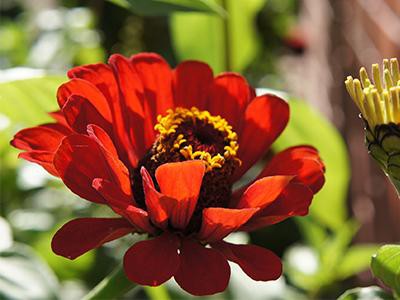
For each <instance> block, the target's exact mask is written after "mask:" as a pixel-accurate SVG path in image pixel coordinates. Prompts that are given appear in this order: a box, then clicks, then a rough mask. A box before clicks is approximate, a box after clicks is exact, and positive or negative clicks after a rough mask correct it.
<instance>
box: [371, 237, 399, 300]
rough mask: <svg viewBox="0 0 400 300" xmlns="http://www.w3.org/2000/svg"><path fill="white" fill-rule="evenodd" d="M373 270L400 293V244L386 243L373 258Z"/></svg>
mask: <svg viewBox="0 0 400 300" xmlns="http://www.w3.org/2000/svg"><path fill="white" fill-rule="evenodd" d="M371 268H372V272H373V273H374V275H375V276H376V277H378V278H379V279H380V280H382V281H383V283H385V284H386V285H387V286H389V287H391V288H392V289H394V291H395V292H396V293H397V294H398V295H400V245H384V246H382V247H381V248H379V250H378V252H377V253H376V254H375V255H374V256H373V257H372V260H371Z"/></svg>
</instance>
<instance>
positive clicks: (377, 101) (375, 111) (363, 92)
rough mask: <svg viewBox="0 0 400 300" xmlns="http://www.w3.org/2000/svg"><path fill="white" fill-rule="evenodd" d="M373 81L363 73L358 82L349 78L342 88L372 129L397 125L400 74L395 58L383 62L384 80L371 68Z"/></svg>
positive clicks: (378, 71) (378, 70)
mask: <svg viewBox="0 0 400 300" xmlns="http://www.w3.org/2000/svg"><path fill="white" fill-rule="evenodd" d="M372 76H373V81H371V80H370V79H369V78H368V74H367V71H366V69H365V68H364V67H363V68H361V70H360V79H353V77H351V76H348V77H347V79H346V81H345V84H346V88H347V91H348V93H349V94H350V96H351V98H352V99H353V100H354V102H355V103H356V104H357V106H358V108H359V109H360V111H361V114H362V116H363V118H364V119H365V120H366V121H367V122H368V125H369V126H370V128H371V129H374V128H375V126H377V125H381V124H389V123H395V124H399V123H400V103H399V101H400V72H399V63H398V61H397V59H396V58H392V59H390V61H389V60H388V59H384V60H383V77H382V76H381V72H380V69H379V65H378V64H373V65H372Z"/></svg>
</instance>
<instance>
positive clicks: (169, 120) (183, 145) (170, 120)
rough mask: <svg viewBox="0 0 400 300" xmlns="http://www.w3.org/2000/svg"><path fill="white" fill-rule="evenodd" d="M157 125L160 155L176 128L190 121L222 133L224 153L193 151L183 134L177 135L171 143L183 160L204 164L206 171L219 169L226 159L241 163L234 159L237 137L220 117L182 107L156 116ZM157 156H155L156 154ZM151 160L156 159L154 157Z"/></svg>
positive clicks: (194, 108)
mask: <svg viewBox="0 0 400 300" xmlns="http://www.w3.org/2000/svg"><path fill="white" fill-rule="evenodd" d="M157 121H158V124H157V125H155V126H154V129H155V130H156V131H158V132H159V135H158V139H159V143H158V145H157V148H156V150H157V152H158V153H162V152H165V151H167V149H166V145H165V143H164V142H165V141H166V140H167V139H169V138H170V137H171V135H173V134H175V133H176V131H177V128H178V127H179V126H180V125H181V124H182V123H183V122H185V121H191V122H192V123H193V125H196V123H197V122H199V121H201V122H203V123H204V124H209V125H212V127H213V128H214V129H215V130H216V131H219V132H221V133H222V135H223V136H224V142H225V143H226V146H224V153H223V154H220V153H217V154H215V155H211V154H210V153H209V152H206V151H194V150H193V147H192V145H190V144H189V143H188V140H187V139H186V138H185V135H184V134H178V136H177V137H176V138H175V140H174V141H173V143H172V145H173V149H174V150H175V151H177V152H179V153H180V154H181V155H182V156H183V157H184V158H185V159H187V160H193V159H199V160H203V161H205V162H206V165H207V171H210V170H212V169H213V168H221V167H222V166H223V164H224V163H225V160H226V159H229V158H232V159H235V160H236V161H238V162H239V163H241V161H240V160H239V159H238V158H237V157H236V156H237V152H238V150H239V144H238V136H237V134H236V132H234V131H233V129H232V126H230V125H229V123H228V122H227V121H226V120H225V119H224V118H222V117H221V116H219V115H217V116H213V115H211V114H210V113H209V112H208V111H200V110H199V109H197V108H196V107H192V108H191V109H186V108H182V107H177V108H175V109H174V110H173V109H169V110H167V114H166V115H165V116H162V115H159V116H157ZM156 155H157V154H156ZM152 159H156V157H155V156H153V157H152Z"/></svg>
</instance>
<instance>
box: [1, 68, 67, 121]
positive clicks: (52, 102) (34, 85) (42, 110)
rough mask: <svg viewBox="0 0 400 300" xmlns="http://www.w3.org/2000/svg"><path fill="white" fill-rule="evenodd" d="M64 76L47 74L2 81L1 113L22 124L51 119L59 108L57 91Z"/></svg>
mask: <svg viewBox="0 0 400 300" xmlns="http://www.w3.org/2000/svg"><path fill="white" fill-rule="evenodd" d="M64 81H66V77H64V76H55V75H52V76H45V77H38V78H31V79H23V80H15V81H8V82H2V83H0V114H4V115H5V116H7V117H8V118H9V119H10V120H11V121H12V122H13V123H19V124H20V125H21V126H22V125H23V126H26V125H36V124H38V123H40V122H45V121H48V120H50V117H49V116H48V115H47V112H50V111H53V110H55V109H57V100H56V92H57V88H58V87H59V86H60V84H61V83H62V82H64Z"/></svg>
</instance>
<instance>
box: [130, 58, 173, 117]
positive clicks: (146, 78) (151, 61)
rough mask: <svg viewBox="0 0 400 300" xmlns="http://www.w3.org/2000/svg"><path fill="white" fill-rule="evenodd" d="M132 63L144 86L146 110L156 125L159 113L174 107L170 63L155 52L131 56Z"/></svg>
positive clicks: (162, 113)
mask: <svg viewBox="0 0 400 300" xmlns="http://www.w3.org/2000/svg"><path fill="white" fill-rule="evenodd" d="M131 63H132V66H133V69H134V70H135V71H136V72H137V74H138V75H139V77H140V80H141V81H142V84H143V87H144V96H145V102H144V105H145V111H147V112H148V114H147V115H148V116H149V117H150V118H151V120H152V124H153V125H155V124H156V123H157V122H156V118H157V116H158V115H160V114H161V115H164V114H165V112H166V111H167V109H169V108H173V107H174V102H173V95H172V71H171V69H170V67H169V65H168V63H167V62H166V61H165V60H164V59H163V58H162V57H161V56H159V55H158V54H155V53H140V54H136V55H134V56H132V57H131ZM146 106H148V108H146Z"/></svg>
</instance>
